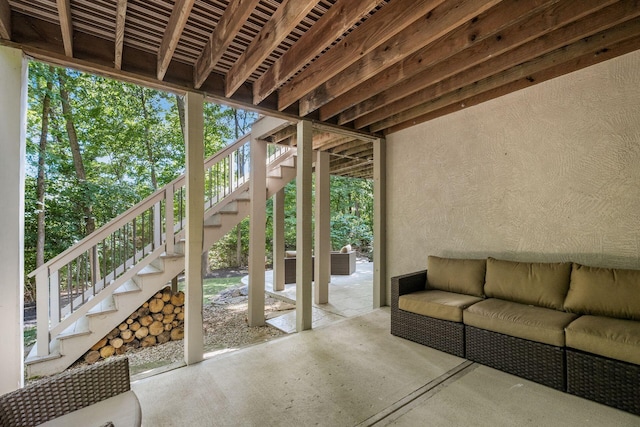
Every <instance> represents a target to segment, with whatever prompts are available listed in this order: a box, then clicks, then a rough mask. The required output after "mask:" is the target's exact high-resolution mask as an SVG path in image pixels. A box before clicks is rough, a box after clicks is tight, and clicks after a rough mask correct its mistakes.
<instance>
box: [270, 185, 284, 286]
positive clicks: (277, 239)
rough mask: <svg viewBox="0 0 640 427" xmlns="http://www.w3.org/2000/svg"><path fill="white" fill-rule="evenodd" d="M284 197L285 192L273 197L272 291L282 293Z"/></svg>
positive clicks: (280, 191) (279, 192) (281, 191)
mask: <svg viewBox="0 0 640 427" xmlns="http://www.w3.org/2000/svg"><path fill="white" fill-rule="evenodd" d="M284 197H285V190H284V188H283V189H282V190H279V191H278V192H277V193H276V194H274V195H273V290H274V291H284Z"/></svg>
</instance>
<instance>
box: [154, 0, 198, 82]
mask: <svg viewBox="0 0 640 427" xmlns="http://www.w3.org/2000/svg"><path fill="white" fill-rule="evenodd" d="M195 2H196V0H176V3H175V4H174V6H173V11H172V12H171V17H170V18H169V24H168V25H167V29H166V30H165V32H164V36H163V37H162V43H161V44H160V49H159V50H158V68H157V69H158V80H162V79H164V75H165V73H166V72H167V68H169V64H170V63H171V58H172V57H173V52H175V50H176V46H178V42H179V41H180V36H181V35H182V31H183V30H184V27H185V25H187V20H188V19H189V14H190V13H191V9H192V8H193V4H194V3H195Z"/></svg>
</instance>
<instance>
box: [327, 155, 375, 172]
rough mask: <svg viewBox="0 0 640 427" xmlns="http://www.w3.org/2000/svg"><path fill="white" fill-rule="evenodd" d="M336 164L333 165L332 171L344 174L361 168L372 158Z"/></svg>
mask: <svg viewBox="0 0 640 427" xmlns="http://www.w3.org/2000/svg"><path fill="white" fill-rule="evenodd" d="M336 163H337V164H336V165H335V166H333V165H332V166H331V172H332V173H334V174H343V173H346V172H349V171H353V170H354V169H360V168H363V167H365V166H367V165H368V164H370V163H371V160H368V159H362V160H348V161H345V162H336Z"/></svg>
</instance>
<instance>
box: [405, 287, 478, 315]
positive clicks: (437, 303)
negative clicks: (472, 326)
mask: <svg viewBox="0 0 640 427" xmlns="http://www.w3.org/2000/svg"><path fill="white" fill-rule="evenodd" d="M478 301H482V298H478V297H474V296H470V295H463V294H456V293H454V292H445V291H437V290H431V291H420V292H413V293H410V294H406V295H401V296H400V298H399V300H398V308H400V310H404V311H409V312H411V313H416V314H421V315H423V316H429V317H434V318H436V319H440V320H449V321H451V322H460V323H461V322H462V310H464V309H465V308H467V307H469V306H470V305H472V304H475V303H477V302H478Z"/></svg>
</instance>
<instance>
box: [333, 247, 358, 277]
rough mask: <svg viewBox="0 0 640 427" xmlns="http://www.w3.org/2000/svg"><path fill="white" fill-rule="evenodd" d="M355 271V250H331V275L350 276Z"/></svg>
mask: <svg viewBox="0 0 640 427" xmlns="http://www.w3.org/2000/svg"><path fill="white" fill-rule="evenodd" d="M355 272H356V251H350V252H345V253H342V252H331V275H336V276H350V275H352V274H353V273H355Z"/></svg>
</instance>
